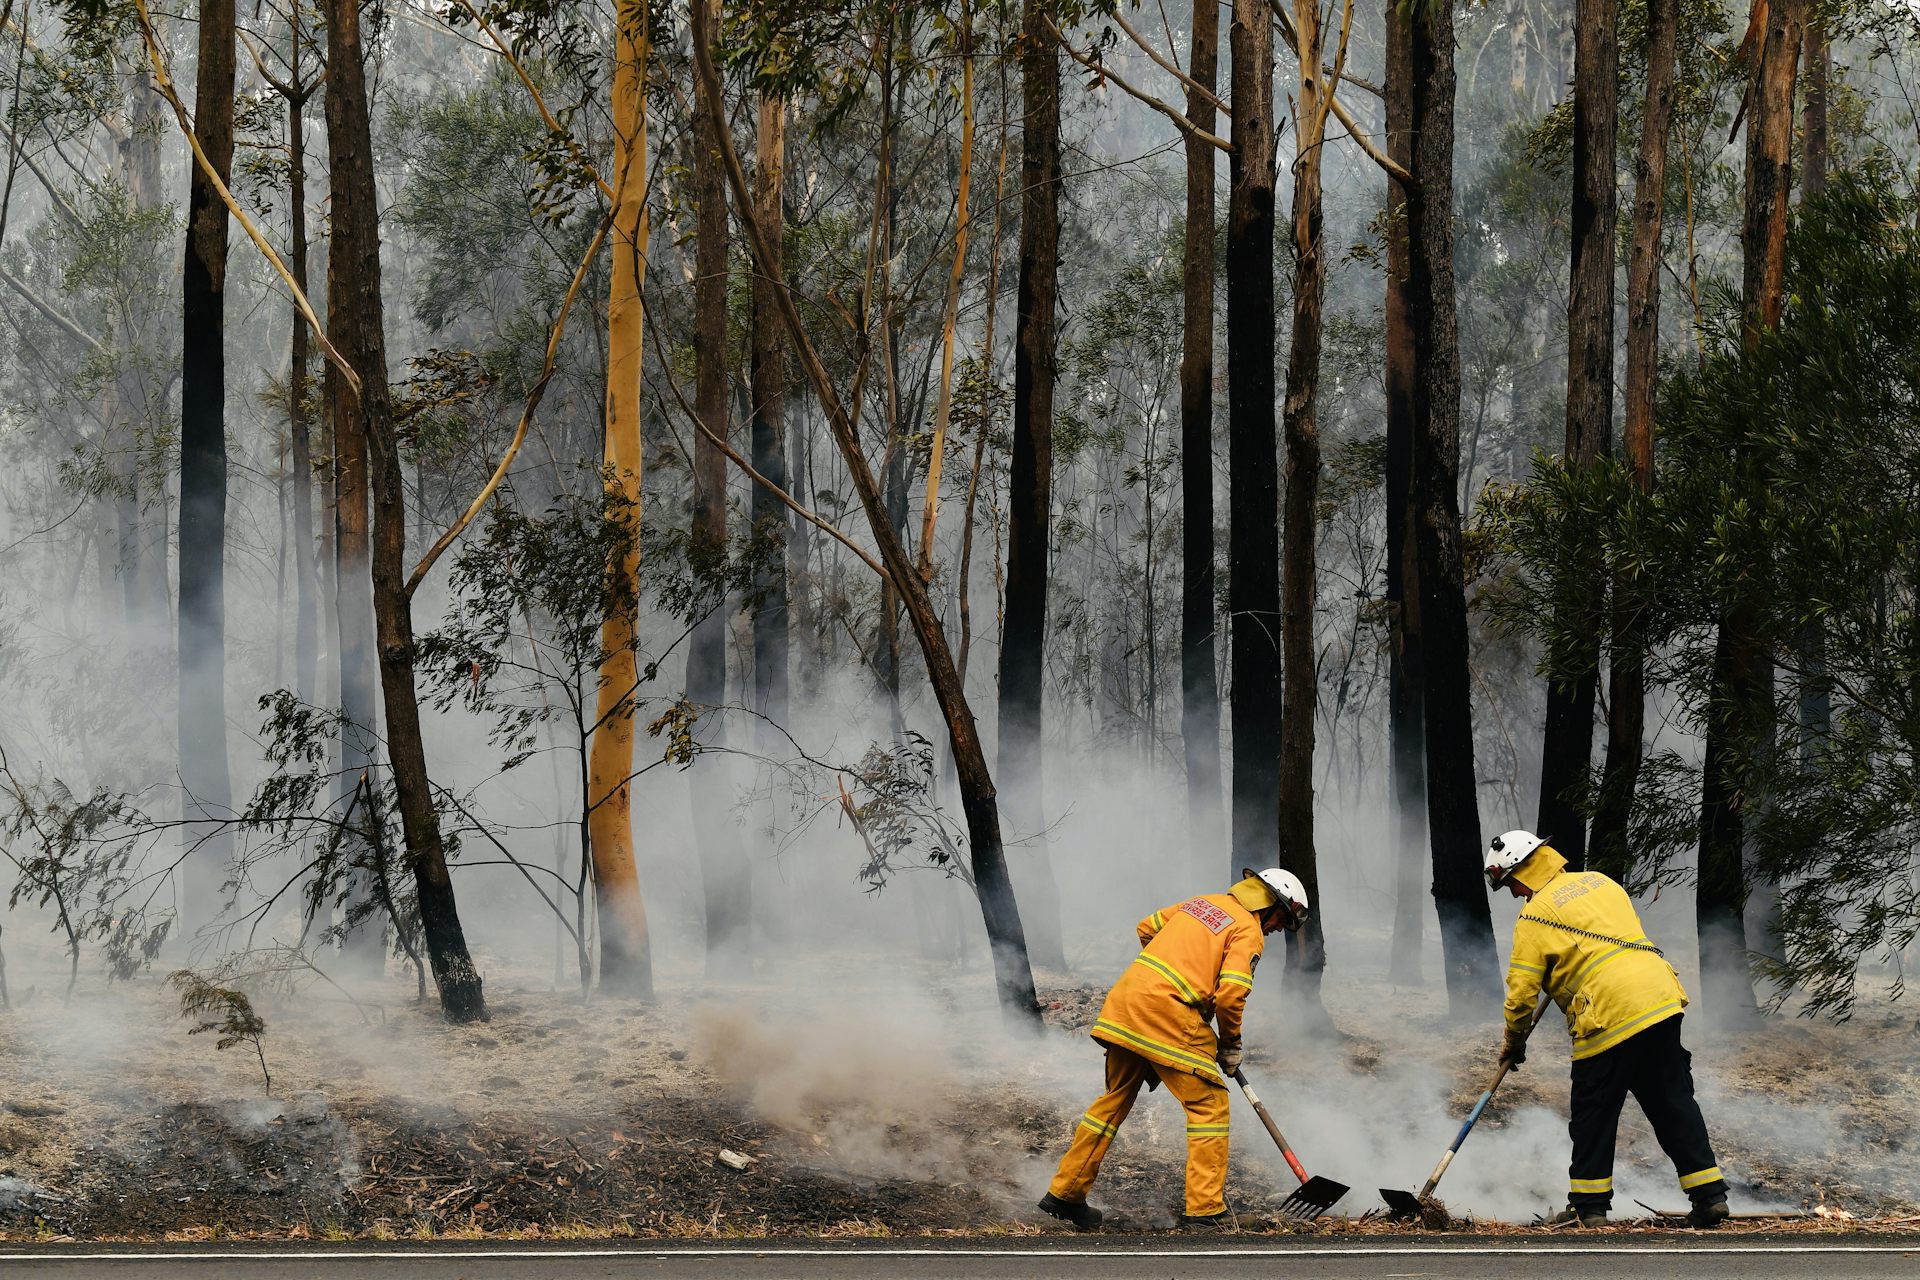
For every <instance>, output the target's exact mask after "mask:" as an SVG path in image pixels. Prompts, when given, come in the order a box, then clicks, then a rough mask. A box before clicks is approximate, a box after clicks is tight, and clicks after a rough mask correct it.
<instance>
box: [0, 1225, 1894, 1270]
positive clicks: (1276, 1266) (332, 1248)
mask: <svg viewBox="0 0 1920 1280" xmlns="http://www.w3.org/2000/svg"><path fill="white" fill-rule="evenodd" d="M1816 1274H1817V1275H1818V1276H1819V1277H1820V1280H1883V1278H1885V1277H1895V1276H1898V1277H1908V1278H1910V1280H1911V1278H1920V1236H1908V1237H1886V1236H1854V1237H1844V1236H1840V1237H1829V1238H1826V1239H1819V1238H1812V1239H1810V1238H1809V1237H1807V1236H1804V1235H1801V1236H1781V1237H1776V1238H1766V1237H1760V1236H1752V1235H1743V1236H1740V1237H1738V1238H1737V1239H1736V1238H1732V1237H1726V1236H1720V1237H1701V1236H1693V1235H1684V1236H1678V1235H1677V1236H1671V1237H1669V1236H1638V1237H1631V1238H1626V1237H1612V1238H1600V1239H1594V1240H1592V1241H1590V1242H1589V1241H1582V1240H1579V1239H1577V1238H1570V1239H1566V1240H1559V1239H1549V1240H1544V1241H1542V1240H1539V1239H1537V1238H1534V1239H1525V1240H1519V1239H1514V1240H1481V1241H1435V1240H1432V1239H1430V1238H1429V1239H1395V1238H1390V1237H1374V1238H1369V1239H1367V1240H1364V1241H1357V1242H1351V1243H1336V1242H1330V1241H1325V1240H1308V1241H1301V1242H1299V1243H1294V1242H1291V1241H1285V1240H1278V1241H1276V1240H1273V1239H1269V1238H1262V1239H1259V1240H1257V1241H1249V1242H1244V1243H1243V1242H1239V1241H1233V1240H1224V1241H1219V1242H1188V1241H1182V1240H1179V1239H1177V1238H1170V1237H1166V1236H1158V1237H1146V1238H1135V1239H1126V1238H1113V1237H1109V1238H1102V1239H1100V1240H1095V1241H1087V1242H1081V1241H1076V1240H1073V1239H1071V1238H1062V1237H1058V1236H1050V1237H1045V1238H1040V1239H1034V1240H1030V1241H1023V1240H1005V1241H979V1240H975V1241H965V1242H959V1241H956V1242H953V1243H950V1244H949V1243H945V1242H937V1241H917V1242H902V1241H876V1242H872V1243H859V1242H849V1243H847V1244H824V1243H820V1242H793V1243H781V1242H775V1241H763V1242H753V1243H748V1244H739V1245H731V1244H725V1245H723V1244H706V1245H674V1244H659V1245H655V1244H649V1245H646V1246H644V1247H641V1246H634V1245H631V1244H628V1243H624V1242H623V1243H607V1244H594V1243H588V1244H582V1245H579V1246H569V1245H560V1244H553V1243H543V1244H526V1245H519V1244H505V1243H499V1244H495V1243H484V1244H417V1245H416V1244H403V1243H394V1244H377V1245H375V1244H359V1243H355V1244H342V1245H321V1244H302V1245H299V1246H297V1247H296V1246H288V1245H277V1246H276V1245H236V1246H233V1247H230V1248H227V1247H220V1246H215V1245H182V1246H127V1247H123V1248H114V1247H107V1246H97V1245H92V1246H90V1245H44V1246H31V1247H29V1246H6V1247H0V1276H4V1277H7V1280H12V1278H13V1277H22V1278H26V1277H33V1278H34V1280H39V1278H40V1277H47V1278H49V1280H51V1278H54V1277H60V1278H63V1280H64V1278H70V1277H79V1276H86V1277H95V1276H98V1277H103V1278H104V1280H187V1278H188V1277H193V1278H194V1280H199V1278H200V1277H206V1278H207V1280H338V1278H339V1277H360V1276H366V1277H376V1278H378V1280H401V1278H402V1277H404V1278H405V1280H593V1278H596V1277H669V1276H671V1277H696V1278H699V1280H787V1278H788V1277H791V1278H793V1280H824V1278H826V1277H835V1278H838V1277H852V1278H855V1280H885V1278H887V1277H895V1276H899V1277H910V1278H911V1280H975V1278H976V1277H978V1278H979V1280H1187V1278H1188V1277H1191V1278H1193V1280H1256V1278H1258V1280H1267V1278H1269V1277H1282V1276H1284V1277H1286V1280H1297V1278H1300V1277H1361V1276H1368V1277H1416V1276H1417V1277H1429V1276H1431V1277H1465V1276H1475V1277H1482V1276H1484V1277H1515V1278H1517V1277H1531V1276H1551V1277H1552V1278H1553V1280H1583V1278H1585V1277H1591V1278H1592V1280H1655V1278H1659V1280H1667V1278H1669V1277H1672V1278H1674V1280H1715V1278H1718V1277H1727V1278H1729V1280H1731V1278H1732V1277H1754V1278H1756V1280H1764V1278H1766V1277H1799V1276H1807V1275H1816Z"/></svg>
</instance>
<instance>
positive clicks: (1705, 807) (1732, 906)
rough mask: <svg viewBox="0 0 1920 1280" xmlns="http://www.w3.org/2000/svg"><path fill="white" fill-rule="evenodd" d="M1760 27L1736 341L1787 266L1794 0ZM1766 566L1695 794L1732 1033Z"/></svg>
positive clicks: (1745, 969) (1713, 994)
mask: <svg viewBox="0 0 1920 1280" xmlns="http://www.w3.org/2000/svg"><path fill="white" fill-rule="evenodd" d="M1761 4H1764V6H1765V12H1764V14H1762V15H1761V17H1762V20H1763V21H1764V24H1765V25H1764V27H1763V29H1762V31H1761V32H1760V33H1759V34H1760V38H1759V40H1758V42H1757V44H1756V47H1755V50H1754V59H1755V60H1754V66H1753V71H1752V74H1751V78H1750V80H1749V84H1748V112H1747V189H1746V205H1745V210H1744V213H1743V218H1742V225H1741V233H1740V249H1741V296H1742V298H1743V300H1744V305H1743V317H1742V335H1743V341H1744V342H1746V343H1748V344H1752V343H1753V342H1754V341H1756V340H1757V339H1758V338H1759V337H1760V335H1761V334H1763V333H1765V332H1766V331H1767V330H1769V329H1772V328H1774V327H1775V326H1777V325H1778V324H1779V323H1780V312H1781V308H1782V305H1783V301H1784V299H1783V296H1782V295H1783V290H1784V287H1785V277H1786V263H1787V203H1788V198H1789V196H1790V195H1791V194H1792V190H1793V176H1792V169H1791V161H1790V158H1789V153H1790V150H1791V147H1792V143H1793V94H1794V80H1795V73H1796V70H1797V67H1798V64H1799V60H1800V45H1801V40H1802V38H1803V32H1802V11H1801V6H1800V0H1771V2H1770V3H1769V2H1768V0H1758V4H1757V5H1756V7H1759V5H1761ZM1737 462H1738V465H1739V466H1740V467H1741V469H1742V470H1743V471H1744V472H1745V479H1746V482H1747V491H1748V492H1749V493H1753V494H1755V495H1761V494H1763V493H1764V484H1765V477H1764V476H1762V475H1761V474H1760V473H1759V466H1760V462H1759V459H1758V458H1756V457H1754V456H1752V454H1751V453H1750V452H1746V453H1745V456H1742V457H1740V458H1739V459H1737ZM1765 573H1766V566H1764V565H1753V566H1750V568H1749V571H1748V572H1747V573H1745V574H1743V575H1741V583H1740V584H1739V585H1737V586H1735V587H1734V588H1733V590H1732V592H1731V593H1730V595H1729V598H1727V599H1726V600H1725V601H1723V603H1722V606H1721V616H1720V633H1719V636H1718V638H1717V640H1716V641H1715V643H1714V652H1713V684H1712V695H1711V697H1712V702H1711V704H1710V706H1709V710H1708V716H1707V740H1706V751H1705V760H1704V763H1703V766H1702V768H1703V774H1704V777H1703V781H1702V785H1701V794H1700V870H1699V886H1698V890H1697V893H1696V895H1695V899H1694V909H1695V915H1696V919H1697V923H1698V927H1699V935H1700V986H1701V988H1702V1005H1703V1009H1704V1012H1705V1013H1706V1014H1707V1016H1708V1017H1709V1019H1711V1020H1712V1021H1713V1022H1715V1023H1716V1024H1718V1025H1720V1026H1722V1027H1726V1028H1731V1029H1736V1030H1737V1029H1740V1028H1742V1027H1745V1026H1749V1025H1751V1024H1752V1022H1753V1021H1754V1019H1755V1017H1756V1014H1757V1010H1756V1006H1755V1003H1754V997H1753V969H1752V965H1751V964H1750V963H1749V960H1748V954H1747V943H1746V900H1747V886H1748V877H1747V865H1746V863H1747V844H1748V839H1749V837H1750V834H1751V833H1750V832H1749V831H1748V830H1747V819H1748V816H1749V814H1750V813H1752V812H1753V811H1754V810H1755V807H1756V804H1757V802H1759V801H1760V800H1761V797H1760V795H1759V794H1758V792H1757V790H1756V789H1755V787H1754V786H1753V785H1752V784H1753V782H1754V781H1755V780H1754V779H1752V778H1750V777H1748V776H1747V774H1746V771H1745V770H1744V769H1743V767H1742V762H1743V761H1747V760H1750V759H1753V758H1755V757H1756V756H1758V755H1764V754H1765V753H1766V752H1767V751H1768V750H1769V747H1770V743H1771V738H1772V727H1773V655H1772V653H1771V651H1770V650H1769V648H1768V644H1767V639H1766V637H1765V636H1764V635H1762V634H1761V629H1760V617H1761V609H1760V602H1759V600H1758V599H1757V598H1756V596H1755V593H1756V592H1758V591H1761V590H1764V588H1763V587H1762V586H1761V585H1760V584H1759V583H1758V582H1757V581H1756V579H1757V578H1764V576H1765Z"/></svg>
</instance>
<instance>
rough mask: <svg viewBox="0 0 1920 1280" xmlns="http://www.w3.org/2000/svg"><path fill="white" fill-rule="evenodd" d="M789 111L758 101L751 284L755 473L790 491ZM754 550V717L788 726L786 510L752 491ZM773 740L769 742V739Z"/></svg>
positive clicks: (770, 100) (767, 98)
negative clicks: (761, 240) (785, 334)
mask: <svg viewBox="0 0 1920 1280" xmlns="http://www.w3.org/2000/svg"><path fill="white" fill-rule="evenodd" d="M786 122H787V105H786V103H785V102H783V101H782V100H781V99H779V98H777V97H773V96H772V95H769V94H762V95H761V98H760V113H759V120H758V125H757V128H756V130H755V148H754V150H755V155H756V162H755V164H754V175H753V176H754V207H755V210H756V212H757V214H758V216H759V218H760V222H761V225H762V226H765V227H768V228H778V229H779V230H778V231H770V234H769V237H768V239H769V242H770V244H771V247H772V248H773V250H774V260H773V261H772V262H769V263H766V264H765V265H763V266H761V267H759V268H758V269H757V270H756V271H755V272H754V277H753V336H752V353H751V356H750V360H751V368H750V370H749V378H750V381H751V383H752V396H753V423H752V426H751V432H752V447H753V467H754V470H756V471H758V472H759V473H760V474H761V475H763V476H765V477H766V478H767V479H768V480H770V481H772V482H773V483H774V484H777V485H779V486H780V487H781V488H783V489H784V488H786V486H787V454H786V440H785V435H786V423H785V411H786V399H787V355H786V344H785V342H784V340H783V339H782V337H781V333H780V315H779V304H778V303H777V302H775V301H774V297H773V290H774V288H775V287H776V282H777V281H778V280H781V279H784V278H785V276H784V273H785V271H786V261H785V254H784V245H783V243H782V240H783V238H784V236H783V233H784V230H785V227H786V209H785V205H784V202H783V200H782V191H783V189H784V183H785V171H786V146H787V143H786V129H787V123H786ZM751 514H752V516H753V531H754V544H755V548H756V554H758V555H759V556H760V557H761V559H760V561H759V563H760V566H761V567H760V569H759V571H758V573H757V574H756V575H755V579H754V595H755V597H756V599H757V604H756V606H755V608H754V612H753V709H754V710H755V711H756V712H758V713H759V714H760V715H762V716H764V717H766V719H767V720H769V721H771V722H773V723H774V724H780V725H784V724H786V722H787V699H788V672H787V649H788V646H787V590H788V587H787V509H786V508H785V507H784V506H782V505H781V504H780V500H779V499H778V498H776V497H774V496H773V494H771V493H769V492H768V491H767V490H766V489H765V488H764V487H762V486H760V485H755V486H754V489H753V505H752V508H751ZM769 740H770V739H769Z"/></svg>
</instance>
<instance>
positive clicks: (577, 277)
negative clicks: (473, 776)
mask: <svg viewBox="0 0 1920 1280" xmlns="http://www.w3.org/2000/svg"><path fill="white" fill-rule="evenodd" d="M612 225H613V215H612V214H611V213H609V214H608V215H607V216H606V217H604V218H602V219H600V227H599V229H598V230H597V231H595V232H594V233H593V243H592V244H590V245H588V246H587V252H586V254H585V255H584V256H583V257H582V258H581V259H580V265H579V267H578V268H576V269H575V270H574V273H573V282H572V283H571V284H569V285H568V286H567V296H566V297H564V298H562V299H561V301H560V314H558V315H557V316H555V317H554V319H553V327H552V328H551V329H549V330H548V331H547V355H546V359H545V361H544V362H542V364H541V366H540V377H539V378H538V379H537V380H536V381H535V382H534V384H533V389H532V390H530V391H528V392H527V402H526V406H525V407H524V408H523V409H521V411H520V423H519V425H518V426H516V427H515V428H514V430H513V439H512V440H510V441H508V442H507V450H506V452H505V453H503V454H502V455H501V456H500V465H499V466H497V467H495V468H494V469H493V475H492V476H490V477H489V478H488V479H487V483H486V484H485V485H484V486H482V487H481V489H480V492H479V494H477V495H476V496H475V497H474V500H473V501H472V502H471V503H469V504H468V505H467V509H466V510H465V511H463V512H462V513H461V514H460V518H459V519H458V520H456V521H454V522H453V527H452V528H450V529H448V530H447V531H446V532H445V533H443V534H441V535H440V537H439V539H438V540H437V541H436V542H435V543H434V544H433V546H431V547H429V548H428V549H427V554H426V555H424V556H422V557H420V563H419V564H417V565H415V566H414V569H413V573H412V575H411V576H409V577H408V578H407V585H406V587H405V588H404V589H403V590H402V594H403V595H405V596H406V597H407V598H408V599H412V598H413V593H414V592H415V591H417V590H419V588H420V583H421V582H422V581H423V580H424V579H425V578H426V576H427V571H428V570H430V569H432V568H433V565H434V562H435V561H436V560H438V559H439V558H440V557H441V556H442V555H443V554H444V553H445V552H446V549H447V548H448V547H450V546H452V545H453V542H454V539H456V538H458V537H459V536H460V535H461V534H462V533H463V532H465V530H466V527H467V526H468V525H470V524H472V523H473V521H474V518H475V517H476V516H478V515H479V514H480V509H481V508H482V507H484V506H486V504H487V500H488V499H489V498H491V497H493V495H494V491H495V490H497V489H498V488H499V487H500V482H501V481H502V480H505V479H506V478H507V468H508V467H510V466H512V465H513V459H514V456H515V455H516V454H518V453H519V452H520V446H521V445H522V444H523V443H525V442H526V439H527V428H528V427H529V426H531V425H532V423H533V414H534V410H536V409H538V408H539V407H540V401H541V399H542V398H543V397H545V395H546V394H547V384H548V383H549V382H551V381H553V371H554V367H555V365H556V364H557V362H558V359H559V354H560V338H561V336H562V335H563V334H565V333H566V331H567V315H568V313H570V312H571V311H572V310H573V301H574V299H575V298H577V297H579V296H580V285H581V283H582V282H583V281H585V280H586V278H587V271H588V269H589V268H590V267H592V265H593V260H594V259H595V258H596V257H598V256H599V255H600V246H601V245H602V244H603V243H605V242H606V238H607V229H608V228H609V227H611V226H612Z"/></svg>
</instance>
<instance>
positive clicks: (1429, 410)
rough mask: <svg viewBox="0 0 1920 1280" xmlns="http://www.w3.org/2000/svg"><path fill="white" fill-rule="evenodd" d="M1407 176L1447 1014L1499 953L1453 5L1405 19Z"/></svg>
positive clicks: (1472, 1009)
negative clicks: (1467, 467)
mask: <svg viewBox="0 0 1920 1280" xmlns="http://www.w3.org/2000/svg"><path fill="white" fill-rule="evenodd" d="M1412 28H1413V31H1412V34H1413V41H1412V51H1411V57H1410V61H1411V63H1412V70H1413V74H1412V76H1411V80H1410V82H1411V84H1412V87H1413V113H1412V120H1411V127H1412V131H1413V137H1414V145H1413V176H1414V181H1415V184H1416V186H1417V188H1418V189H1417V190H1416V192H1415V193H1414V199H1413V200H1412V201H1411V203H1410V204H1409V206H1408V211H1409V216H1408V227H1407V236H1408V245H1409V248H1410V261H1409V270H1408V292H1409V295H1410V297H1411V302H1412V307H1411V310H1412V319H1413V325H1412V328H1413V349H1414V374H1415V378H1416V381H1417V384H1418V386H1419V388H1420V392H1421V394H1420V395H1419V396H1418V398H1417V399H1416V401H1415V405H1414V431H1413V479H1412V503H1413V526H1414V547H1415V550H1416V553H1417V555H1418V561H1419V569H1418V574H1419V582H1420V627H1421V640H1422V646H1421V647H1422V658H1423V660H1424V667H1423V670H1422V673H1421V674H1422V677H1423V678H1422V706H1421V710H1422V714H1423V716H1424V720H1425V724H1424V728H1425V734H1426V756H1427V828H1428V837H1429V839H1430V840H1431V842H1432V850H1433V899H1434V907H1435V910H1436V912H1437V913H1438V915H1439V919H1440V944H1441V948H1442V952H1443V957H1444V963H1445V968H1446V980H1447V998H1448V1004H1449V1006H1450V1007H1451V1009H1452V1011H1453V1014H1454V1016H1456V1017H1468V1016H1472V1017H1478V1016H1480V1015H1481V1014H1482V1013H1483V1012H1484V1011H1485V1009H1486V1008H1487V1006H1488V1005H1490V1004H1493V1003H1496V1002H1497V1001H1498V999H1499V991H1500V969H1499V957H1498V953H1497V952H1496V950H1495V948H1494V941H1493V913H1492V911H1491V909H1490V907H1489V904H1488V902H1487V882H1486V880H1485V879H1483V878H1482V876H1481V874H1480V866H1481V862H1480V858H1481V853H1482V852H1483V850H1482V848H1481V844H1480V807H1479V797H1478V791H1477V788H1476V786H1475V778H1474V760H1473V696H1472V689H1473V684H1472V680H1473V677H1472V674H1471V670H1470V668H1469V665H1468V663H1469V654H1468V651H1467V600H1466V583H1465V563H1464V556H1463V552H1462V548H1461V541H1460V337H1459V329H1458V324H1457V319H1456V315H1455V310H1454V283H1453V219H1452V212H1453V93H1454V71H1453V10H1452V8H1451V7H1450V6H1448V5H1444V4H1436V5H1430V6H1427V7H1426V8H1425V9H1423V10H1422V11H1421V12H1420V13H1419V14H1417V15H1416V16H1415V17H1414V19H1413V22H1412Z"/></svg>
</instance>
